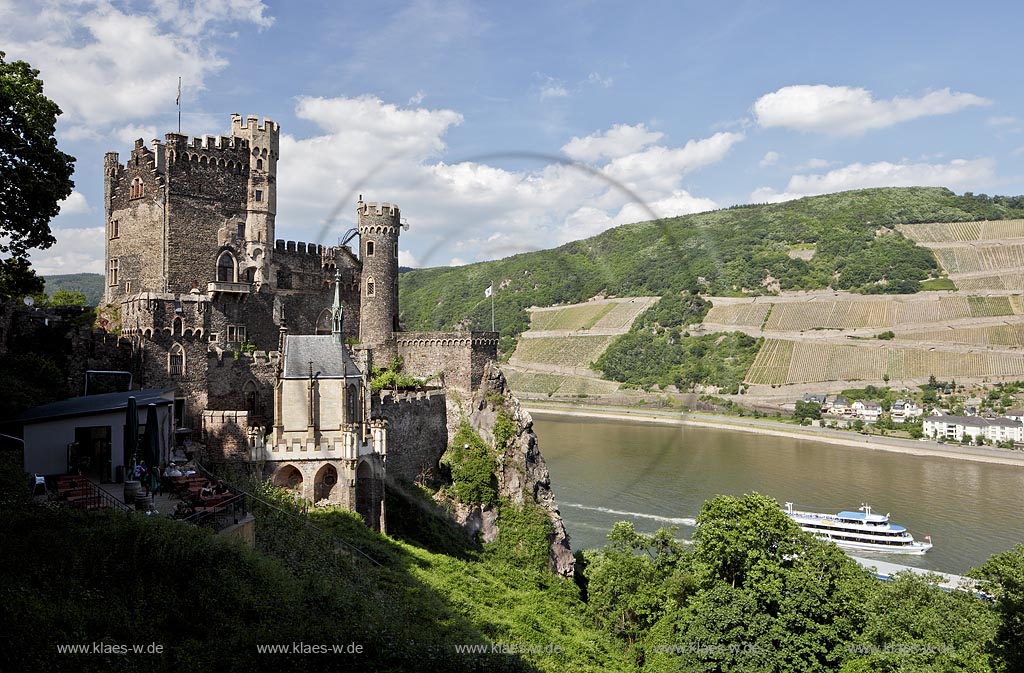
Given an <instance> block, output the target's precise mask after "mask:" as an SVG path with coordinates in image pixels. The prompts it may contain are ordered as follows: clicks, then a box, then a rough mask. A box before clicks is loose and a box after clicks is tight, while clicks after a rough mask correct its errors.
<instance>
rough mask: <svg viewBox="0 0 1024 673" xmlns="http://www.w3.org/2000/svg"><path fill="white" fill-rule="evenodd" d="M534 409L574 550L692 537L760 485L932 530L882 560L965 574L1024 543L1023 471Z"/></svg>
mask: <svg viewBox="0 0 1024 673" xmlns="http://www.w3.org/2000/svg"><path fill="white" fill-rule="evenodd" d="M531 413H532V415H533V418H534V429H535V430H536V432H537V436H538V438H539V440H540V449H541V452H542V454H543V455H544V459H545V460H546V461H547V464H548V468H549V469H550V471H551V482H552V485H553V488H554V491H555V497H556V499H557V501H558V504H559V507H560V509H561V512H562V516H563V518H564V520H565V525H566V527H567V528H568V530H569V535H570V536H571V538H572V547H573V549H587V548H595V547H600V546H601V545H603V544H604V542H605V535H607V533H608V531H609V530H610V529H611V526H612V524H614V523H615V522H616V521H631V522H633V523H634V524H635V525H636V528H637V530H639V531H643V532H653V531H654V530H656V529H657V528H658V527H660V526H678V527H679V532H678V534H677V537H679V538H681V539H689V538H690V537H692V535H693V532H694V518H695V517H696V516H697V514H698V513H699V512H700V507H701V504H702V503H703V502H704V501H705V500H707V499H709V498H712V497H714V496H715V495H719V494H726V495H736V496H739V495H743V494H744V493H751V492H754V491H757V492H758V493H761V494H764V495H767V496H770V497H772V498H775V499H776V500H778V501H779V503H784V502H787V501H791V502H793V503H794V506H795V508H796V509H801V510H805V511H813V512H829V513H835V512H838V511H840V510H844V509H845V510H851V509H852V510H856V509H857V508H858V507H859V506H860V505H861V504H862V503H867V504H869V505H871V507H872V511H873V512H875V513H879V514H884V513H891V515H892V521H893V523H897V524H900V525H903V526H906V527H907V529H908V530H909V531H910V532H911V533H912V534H913V535H914V537H915V538H916V539H918V540H921V539H923V538H924V536H925V535H931V537H932V542H933V544H934V545H935V546H934V548H933V549H932V550H931V551H929V552H928V553H927V554H925V555H924V556H913V555H899V554H884V555H876V557H877V558H879V559H883V560H887V561H891V562H893V563H903V564H905V565H912V566H917V567H921V568H930V569H933V570H942V571H945V572H950V573H960V574H962V573H964V572H966V571H967V570H969V569H970V568H971V567H974V566H977V565H980V564H982V563H984V562H985V561H986V560H987V559H988V558H989V557H990V556H991V555H992V554H995V553H998V552H1002V551H1006V550H1007V549H1009V548H1011V547H1012V546H1013V545H1015V544H1017V543H1020V542H1024V514H1022V506H1021V501H1022V497H1024V467H1020V466H1012V465H999V464H989V463H977V462H973V461H966V460H952V459H949V458H940V457H934V458H933V457H926V456H925V457H923V456H911V455H903V454H896V453H888V452H883V451H872V450H868V449H863V448H856V447H846V446H841V445H833V444H823V443H820V442H815V441H811V440H802V439H791V438H785V437H774V436H770V435H756V434H751V433H746V432H741V431H735V430H715V429H708V428H698V427H687V426H665V425H654V424H645V423H643V422H628V421H617V420H616V421H610V420H601V419H596V418H573V417H566V416H554V415H549V414H544V413H543V412H540V411H533V412H531ZM859 555H860V556H868V554H864V553H860V554H859Z"/></svg>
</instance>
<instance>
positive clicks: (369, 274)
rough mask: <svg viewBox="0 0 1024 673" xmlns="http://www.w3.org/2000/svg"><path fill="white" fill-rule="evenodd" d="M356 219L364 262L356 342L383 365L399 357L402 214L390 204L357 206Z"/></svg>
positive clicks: (361, 200) (363, 204) (360, 201)
mask: <svg viewBox="0 0 1024 673" xmlns="http://www.w3.org/2000/svg"><path fill="white" fill-rule="evenodd" d="M356 214H357V217H358V218H359V220H358V221H359V226H358V229H359V246H360V251H359V252H360V255H359V256H360V259H361V260H362V262H363V273H362V284H361V285H362V286H361V288H360V290H361V293H360V301H359V313H360V315H361V316H362V319H361V320H360V322H359V342H360V343H361V344H366V345H367V346H369V347H371V348H373V349H374V351H375V352H376V358H377V360H378V362H379V363H380V364H381V365H382V366H386V365H387V364H388V363H389V362H391V360H392V359H393V358H394V357H395V356H396V355H398V351H397V348H396V345H395V332H398V331H399V324H398V235H399V233H400V232H401V229H402V217H401V212H400V211H399V209H398V206H397V205H394V204H389V203H381V204H380V205H377V204H375V203H368V204H367V203H363V197H362V196H361V195H360V197H359V203H358V204H357V205H356Z"/></svg>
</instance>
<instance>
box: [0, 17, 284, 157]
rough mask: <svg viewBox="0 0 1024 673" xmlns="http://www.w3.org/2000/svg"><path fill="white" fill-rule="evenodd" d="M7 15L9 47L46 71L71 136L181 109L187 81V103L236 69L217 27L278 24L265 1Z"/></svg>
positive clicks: (1, 26) (3, 30)
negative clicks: (178, 102)
mask: <svg viewBox="0 0 1024 673" xmlns="http://www.w3.org/2000/svg"><path fill="white" fill-rule="evenodd" d="M4 9H5V14H6V16H5V18H7V19H9V20H8V21H4V22H2V23H0V41H2V42H3V43H4V48H5V51H7V53H8V56H9V57H10V58H12V59H14V58H23V59H25V60H27V61H29V62H30V63H31V64H32V66H33V67H35V68H38V69H39V70H40V72H41V77H42V79H43V81H44V82H45V86H46V94H47V95H48V96H49V97H51V98H52V99H53V100H54V101H56V102H57V104H58V105H60V107H61V109H62V110H63V111H64V115H62V117H61V137H64V138H68V139H80V138H97V137H102V136H103V135H105V134H106V133H107V132H108V131H109V130H110V128H109V127H110V126H111V125H113V124H116V123H118V122H124V121H127V120H131V121H133V123H138V120H140V119H143V118H145V117H148V116H150V115H152V114H155V113H157V112H160V111H164V112H167V111H170V110H172V109H173V108H174V99H175V96H176V95H177V87H178V77H179V76H181V78H182V80H183V83H184V92H183V95H184V96H186V97H187V96H188V95H189V92H191V91H196V90H201V89H202V88H203V87H204V84H205V81H206V78H207V77H208V76H210V75H211V74H213V73H215V72H217V71H219V70H221V69H222V68H224V67H225V66H226V65H227V61H226V60H225V59H224V58H223V57H221V56H220V53H219V50H218V46H219V43H220V42H222V41H223V40H224V39H225V38H224V36H223V35H220V34H217V33H216V31H215V30H214V28H215V26H217V25H220V24H223V23H234V24H237V23H253V24H255V25H257V26H258V27H260V28H265V27H267V26H269V25H270V24H271V23H272V21H273V20H272V19H271V18H270V17H268V16H266V15H265V14H264V10H265V9H266V7H265V6H264V5H263V4H262V3H261V2H258V1H256V0H215V1H212V2H208V1H205V0H204V1H200V0H196V2H194V3H183V2H178V1H177V0H159V1H158V2H156V3H155V5H153V6H151V7H150V8H149V9H148V10H145V9H138V10H133V11H134V12H135V13H127V12H125V11H122V10H120V9H118V8H117V7H115V6H114V5H113V4H111V3H110V2H107V1H106V0H79V1H78V2H70V3H56V2H53V3H47V4H44V5H43V6H41V7H40V6H37V5H36V4H35V3H29V2H10V3H8V4H7V5H6V6H5V8H4Z"/></svg>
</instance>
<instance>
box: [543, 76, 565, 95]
mask: <svg viewBox="0 0 1024 673" xmlns="http://www.w3.org/2000/svg"><path fill="white" fill-rule="evenodd" d="M538 76H539V77H540V78H541V83H540V99H541V100H546V99H548V98H565V97H567V96H568V95H569V90H568V89H567V88H566V87H565V82H563V81H562V80H560V79H557V78H555V77H551V76H549V75H538Z"/></svg>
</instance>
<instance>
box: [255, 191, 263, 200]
mask: <svg viewBox="0 0 1024 673" xmlns="http://www.w3.org/2000/svg"><path fill="white" fill-rule="evenodd" d="M256 200H257V201H262V200H263V190H262V189H257V190H256Z"/></svg>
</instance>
